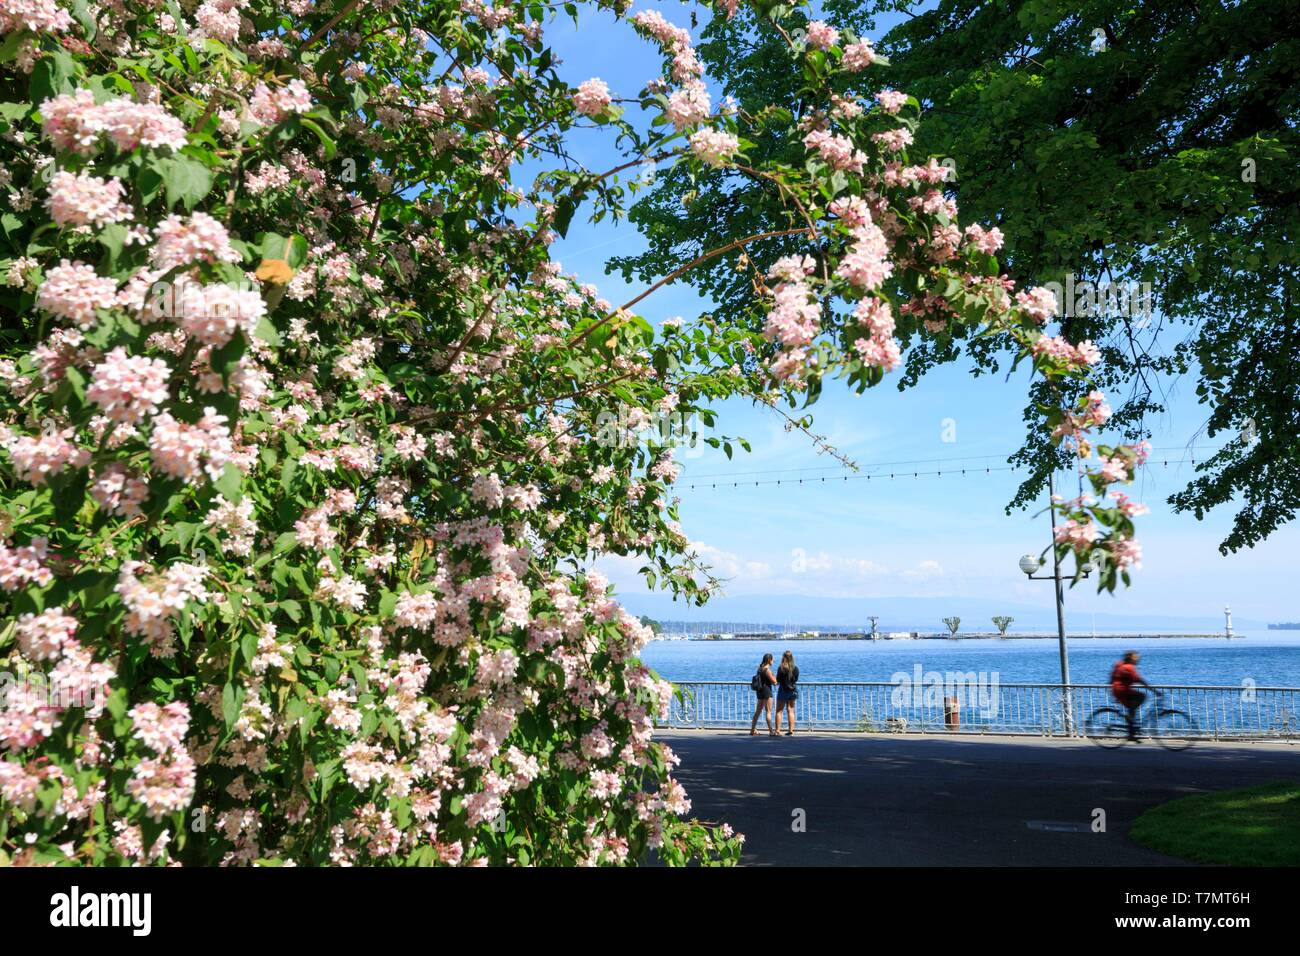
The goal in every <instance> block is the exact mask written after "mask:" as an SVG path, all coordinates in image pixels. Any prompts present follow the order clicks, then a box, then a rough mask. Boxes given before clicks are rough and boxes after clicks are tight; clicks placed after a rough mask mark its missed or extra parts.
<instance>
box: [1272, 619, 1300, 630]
mask: <svg viewBox="0 0 1300 956" xmlns="http://www.w3.org/2000/svg"><path fill="white" fill-rule="evenodd" d="M1268 629H1269V630H1270V631H1300V621H1287V622H1286V623H1284V624H1270V625H1269V626H1268Z"/></svg>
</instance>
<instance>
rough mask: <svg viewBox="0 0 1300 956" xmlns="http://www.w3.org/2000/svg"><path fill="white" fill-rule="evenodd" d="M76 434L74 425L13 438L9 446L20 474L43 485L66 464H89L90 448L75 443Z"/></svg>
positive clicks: (36, 483) (24, 478)
mask: <svg viewBox="0 0 1300 956" xmlns="http://www.w3.org/2000/svg"><path fill="white" fill-rule="evenodd" d="M75 436H76V432H75V430H74V429H72V428H64V429H61V430H54V429H51V430H47V431H44V432H42V433H41V436H40V437H39V438H34V437H32V436H30V435H20V436H17V437H15V438H11V439H10V440H9V442H8V443H7V444H6V446H5V447H6V448H7V450H8V452H9V460H10V461H11V462H12V463H13V467H14V471H15V473H16V474H17V475H18V477H19V478H20V479H21V480H22V481H26V482H28V483H30V484H33V485H37V486H40V485H43V484H45V482H46V481H47V480H48V479H49V478H51V477H53V476H54V475H57V474H58V473H59V472H61V471H62V470H63V469H64V468H85V467H86V466H87V465H88V464H90V452H89V451H87V450H86V449H84V448H81V447H79V446H78V445H77V444H76V443H75Z"/></svg>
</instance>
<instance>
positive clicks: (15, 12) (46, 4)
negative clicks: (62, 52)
mask: <svg viewBox="0 0 1300 956" xmlns="http://www.w3.org/2000/svg"><path fill="white" fill-rule="evenodd" d="M71 26H72V15H71V14H69V13H68V11H67V10H64V9H63V8H62V7H60V6H59V5H58V4H57V3H56V2H55V0H0V35H7V34H11V33H17V32H19V31H20V30H28V31H30V32H31V33H63V32H65V31H66V30H68V28H69V27H71Z"/></svg>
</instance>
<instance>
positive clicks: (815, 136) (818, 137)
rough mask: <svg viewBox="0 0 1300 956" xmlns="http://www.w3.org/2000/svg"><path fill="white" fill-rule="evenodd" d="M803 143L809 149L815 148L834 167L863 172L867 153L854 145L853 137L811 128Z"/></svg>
mask: <svg viewBox="0 0 1300 956" xmlns="http://www.w3.org/2000/svg"><path fill="white" fill-rule="evenodd" d="M803 144H804V146H806V147H807V148H808V149H815V150H816V151H817V154H818V155H819V156H821V158H822V159H823V160H825V161H826V162H827V163H828V164H829V165H830V167H831V168H832V169H843V170H848V171H850V172H853V173H858V174H861V173H862V166H863V164H864V163H865V162H866V161H867V154H866V153H864V152H862V150H860V149H857V148H856V147H854V145H853V141H852V140H851V139H849V138H848V137H847V136H840V135H838V134H835V133H830V132H827V131H826V130H822V129H815V130H811V131H810V132H809V133H808V135H807V136H805V137H804V138H803Z"/></svg>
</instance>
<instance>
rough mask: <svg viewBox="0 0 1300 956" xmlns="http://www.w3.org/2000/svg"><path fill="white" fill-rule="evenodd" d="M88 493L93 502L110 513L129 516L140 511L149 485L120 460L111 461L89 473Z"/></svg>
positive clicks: (147, 494) (146, 496)
mask: <svg viewBox="0 0 1300 956" xmlns="http://www.w3.org/2000/svg"><path fill="white" fill-rule="evenodd" d="M90 494H91V497H93V498H94V499H95V503H96V504H97V505H98V506H99V507H100V508H101V509H103V510H104V511H105V512H106V513H108V514H110V515H118V516H121V517H124V518H131V517H134V516H135V515H138V514H140V513H141V511H142V508H141V507H140V506H141V505H142V504H143V503H144V500H145V499H146V498H148V497H149V485H148V483H147V482H146V481H145V480H144V479H143V478H141V477H140V475H139V474H137V473H136V472H134V471H132V470H131V469H130V468H128V467H127V466H126V465H124V464H122V463H121V462H117V461H115V462H112V463H110V464H109V465H107V466H106V467H105V468H104V469H102V470H99V471H96V472H95V473H94V474H92V475H91V481H90Z"/></svg>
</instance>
